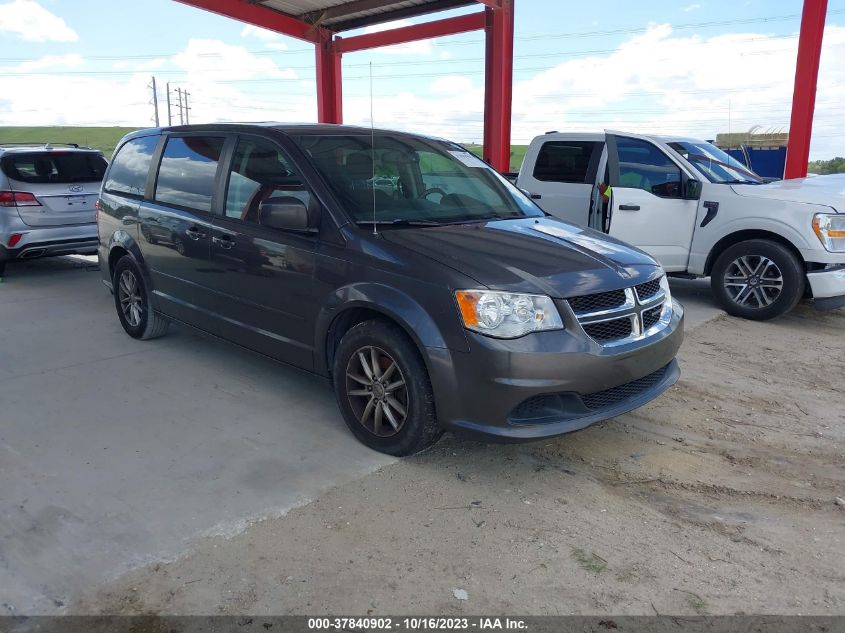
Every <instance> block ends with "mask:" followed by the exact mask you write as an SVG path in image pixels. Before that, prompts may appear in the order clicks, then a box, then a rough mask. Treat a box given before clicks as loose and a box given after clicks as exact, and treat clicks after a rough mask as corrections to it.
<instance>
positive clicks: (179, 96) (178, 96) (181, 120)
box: [176, 88, 185, 125]
mask: <svg viewBox="0 0 845 633" xmlns="http://www.w3.org/2000/svg"><path fill="white" fill-rule="evenodd" d="M176 100H177V101H178V103H179V125H185V117H184V116H183V114H182V89H181V88H176Z"/></svg>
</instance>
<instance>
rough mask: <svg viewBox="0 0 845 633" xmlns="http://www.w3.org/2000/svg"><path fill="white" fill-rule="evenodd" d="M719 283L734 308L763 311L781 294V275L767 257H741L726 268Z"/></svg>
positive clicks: (778, 269) (775, 265)
mask: <svg viewBox="0 0 845 633" xmlns="http://www.w3.org/2000/svg"><path fill="white" fill-rule="evenodd" d="M723 283H724V285H725V290H727V292H728V296H729V297H730V298H731V300H732V301H733V302H734V303H736V304H737V305H741V306H746V307H749V308H765V307H766V306H769V305H771V304H772V303H774V302H775V301H777V299H778V297H780V295H781V292H783V273H781V270H780V268H778V266H777V264H775V263H774V262H773V261H772V260H771V259H769V258H768V257H764V256H762V255H743V256H742V257H738V258H736V259H735V260H734V261H732V262H731V263H730V264H729V265H728V268H727V270H726V271H725V277H724V282H723Z"/></svg>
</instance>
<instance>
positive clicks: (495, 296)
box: [455, 290, 563, 338]
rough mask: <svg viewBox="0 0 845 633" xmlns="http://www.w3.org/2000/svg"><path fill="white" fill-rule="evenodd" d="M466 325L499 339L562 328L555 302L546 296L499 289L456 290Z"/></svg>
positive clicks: (456, 296)
mask: <svg viewBox="0 0 845 633" xmlns="http://www.w3.org/2000/svg"><path fill="white" fill-rule="evenodd" d="M455 298H456V299H457V301H458V308H459V309H460V312H461V319H462V320H463V322H464V327H466V328H467V329H469V330H473V331H475V332H479V333H481V334H486V335H487V336H494V337H496V338H518V337H520V336H525V335H526V334H528V333H529V332H539V331H541V330H562V329H563V321H561V319H560V314H559V313H558V311H557V308H556V307H555V304H554V302H553V301H552V300H551V299H550V298H549V297H547V296H545V295H529V294H520V293H513V292H497V291H495V290H458V291H456V292H455Z"/></svg>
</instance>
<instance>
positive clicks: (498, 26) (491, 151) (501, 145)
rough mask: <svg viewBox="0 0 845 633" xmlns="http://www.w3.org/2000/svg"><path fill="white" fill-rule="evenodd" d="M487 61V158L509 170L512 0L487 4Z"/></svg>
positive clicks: (485, 77) (496, 166)
mask: <svg viewBox="0 0 845 633" xmlns="http://www.w3.org/2000/svg"><path fill="white" fill-rule="evenodd" d="M485 11H486V15H487V27H486V30H485V33H486V57H485V64H484V82H485V83H484V86H485V91H484V158H485V160H487V161H488V162H489V163H490V164H491V165H493V167H494V168H495V169H498V170H499V171H503V172H504V171H510V155H511V108H512V90H513V26H514V20H513V15H514V11H513V0H502V2H501V8H489V7H488V8H487V9H486V10H485Z"/></svg>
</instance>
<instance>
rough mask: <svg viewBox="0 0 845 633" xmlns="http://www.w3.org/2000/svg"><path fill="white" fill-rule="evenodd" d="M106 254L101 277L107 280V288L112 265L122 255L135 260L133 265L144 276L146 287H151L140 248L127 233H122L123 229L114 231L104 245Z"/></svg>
mask: <svg viewBox="0 0 845 633" xmlns="http://www.w3.org/2000/svg"><path fill="white" fill-rule="evenodd" d="M106 252H107V253H108V258H107V260H106V264H107V268H105V269H104V270H103V277H104V279H106V278H107V285H108V286H109V287H111V276H112V272H113V270H114V265H115V264H116V263H117V260H118V259H120V256H122V253H128V254H129V255H130V256H131V257H132V259H134V260H135V263H136V264H138V268H140V269H141V273H142V274H143V275H144V280H145V281H146V282H147V284H148V286H147V287H151V286H149V283H150V282H151V281H152V279H151V277H150V271H149V269H148V268H147V265H146V263H145V262H144V256H143V255H142V254H141V247H140V246H139V245H138V242H137V240H135V238H133V237H132V236H131V235H130V234H129V233H128V232H127V231H124V230H123V229H118V230H117V231H115V232H114V233H113V234H112V236H111V237H110V238H109V242H108V244H107V245H106Z"/></svg>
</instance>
